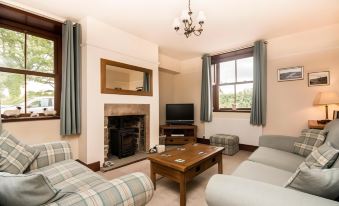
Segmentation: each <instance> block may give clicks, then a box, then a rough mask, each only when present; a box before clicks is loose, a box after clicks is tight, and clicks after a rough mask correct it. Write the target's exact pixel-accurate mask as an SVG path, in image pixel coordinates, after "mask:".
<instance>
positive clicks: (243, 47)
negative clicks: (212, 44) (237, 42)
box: [209, 41, 268, 56]
mask: <svg viewBox="0 0 339 206" xmlns="http://www.w3.org/2000/svg"><path fill="white" fill-rule="evenodd" d="M264 43H265V44H268V42H267V41H264ZM253 46H254V43H251V44H247V45H244V46H241V47H237V48H232V49H227V50H223V51H219V52H213V53H210V54H209V55H210V56H216V55H220V54H226V53H229V52H234V51H238V50H242V49H247V48H250V47H253Z"/></svg>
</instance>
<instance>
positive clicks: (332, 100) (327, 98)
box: [314, 92, 339, 124]
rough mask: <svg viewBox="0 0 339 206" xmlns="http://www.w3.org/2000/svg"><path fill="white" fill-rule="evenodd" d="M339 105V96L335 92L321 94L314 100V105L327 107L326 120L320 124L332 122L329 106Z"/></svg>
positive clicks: (320, 121)
mask: <svg viewBox="0 0 339 206" xmlns="http://www.w3.org/2000/svg"><path fill="white" fill-rule="evenodd" d="M330 104H339V96H338V94H337V93H335V92H320V93H319V94H318V95H317V96H316V97H315V99H314V105H325V111H326V119H325V120H319V121H318V122H319V123H322V124H325V123H327V122H329V121H331V120H329V119H328V105H330Z"/></svg>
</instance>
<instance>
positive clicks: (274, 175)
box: [232, 161, 293, 186]
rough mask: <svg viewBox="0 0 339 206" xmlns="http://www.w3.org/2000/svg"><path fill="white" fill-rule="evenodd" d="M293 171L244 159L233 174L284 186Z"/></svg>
mask: <svg viewBox="0 0 339 206" xmlns="http://www.w3.org/2000/svg"><path fill="white" fill-rule="evenodd" d="M292 174H293V173H292V172H288V171H286V170H281V169H277V168H274V167H271V166H267V165H264V164H261V163H257V162H252V161H244V162H243V163H241V164H240V166H239V167H238V168H237V169H236V170H235V171H234V172H233V174H232V175H234V176H238V177H243V178H246V179H251V180H257V181H261V182H266V183H270V184H273V185H278V186H283V185H285V184H286V182H287V181H288V179H289V178H290V177H291V176H292Z"/></svg>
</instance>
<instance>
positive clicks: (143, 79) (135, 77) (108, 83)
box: [101, 59, 152, 96]
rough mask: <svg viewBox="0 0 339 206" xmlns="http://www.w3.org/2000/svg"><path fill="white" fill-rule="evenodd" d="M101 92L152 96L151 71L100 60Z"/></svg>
mask: <svg viewBox="0 0 339 206" xmlns="http://www.w3.org/2000/svg"><path fill="white" fill-rule="evenodd" d="M101 63H102V65H101V66H102V69H101V70H102V73H103V74H102V75H103V76H102V81H104V82H102V92H103V93H112V94H127V95H143V96H145V95H148V96H149V95H152V93H151V92H152V91H151V88H152V87H151V77H152V76H151V75H152V71H151V70H148V69H145V68H141V67H136V66H132V65H127V64H123V63H119V62H113V61H109V60H104V59H102V62H101Z"/></svg>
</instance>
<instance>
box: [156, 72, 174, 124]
mask: <svg viewBox="0 0 339 206" xmlns="http://www.w3.org/2000/svg"><path fill="white" fill-rule="evenodd" d="M174 77H175V74H173V73H170V72H168V71H159V117H160V119H159V122H160V124H161V125H162V124H165V123H166V104H171V103H174Z"/></svg>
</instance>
